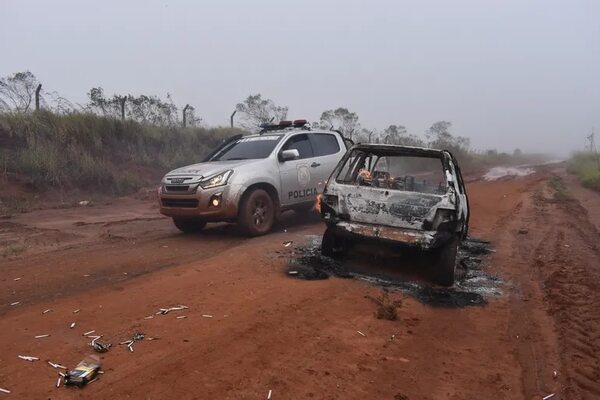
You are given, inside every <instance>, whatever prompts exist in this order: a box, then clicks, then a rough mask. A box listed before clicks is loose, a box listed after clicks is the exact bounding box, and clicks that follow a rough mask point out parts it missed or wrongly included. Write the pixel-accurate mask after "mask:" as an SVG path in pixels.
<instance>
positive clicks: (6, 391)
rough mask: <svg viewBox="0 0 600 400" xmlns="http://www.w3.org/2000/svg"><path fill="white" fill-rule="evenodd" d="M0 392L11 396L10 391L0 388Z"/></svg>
mask: <svg viewBox="0 0 600 400" xmlns="http://www.w3.org/2000/svg"><path fill="white" fill-rule="evenodd" d="M0 392H2V393H6V394H10V390H8V389H2V388H0Z"/></svg>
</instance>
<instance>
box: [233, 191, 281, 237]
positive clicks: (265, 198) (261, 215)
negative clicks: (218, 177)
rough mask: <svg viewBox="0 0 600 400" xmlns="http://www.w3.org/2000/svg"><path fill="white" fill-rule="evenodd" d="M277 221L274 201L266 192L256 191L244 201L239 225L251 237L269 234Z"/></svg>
mask: <svg viewBox="0 0 600 400" xmlns="http://www.w3.org/2000/svg"><path fill="white" fill-rule="evenodd" d="M274 220H275V206H274V204H273V199H272V198H271V196H270V195H269V193H267V192H266V191H264V190H262V189H255V190H253V191H252V192H250V193H249V194H248V195H246V196H245V197H244V199H243V201H242V205H241V208H240V215H239V219H238V223H239V224H240V226H241V228H242V230H243V231H244V232H245V233H246V234H248V235H250V236H259V235H264V234H265V233H268V232H269V231H270V230H271V227H272V226H273V221H274Z"/></svg>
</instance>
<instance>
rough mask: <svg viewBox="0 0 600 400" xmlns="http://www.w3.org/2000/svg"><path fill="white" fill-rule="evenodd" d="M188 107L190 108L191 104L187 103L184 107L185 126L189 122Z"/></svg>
mask: <svg viewBox="0 0 600 400" xmlns="http://www.w3.org/2000/svg"><path fill="white" fill-rule="evenodd" d="M188 108H190V105H189V104H186V105H185V107H183V127H184V128H185V126H186V124H187V110H188Z"/></svg>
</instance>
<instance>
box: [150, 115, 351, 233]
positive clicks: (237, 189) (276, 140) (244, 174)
mask: <svg viewBox="0 0 600 400" xmlns="http://www.w3.org/2000/svg"><path fill="white" fill-rule="evenodd" d="M346 149H347V146H346V141H345V139H344V138H343V137H342V135H341V134H340V133H339V132H336V131H322V130H311V129H310V128H309V127H308V126H307V124H306V120H296V121H293V122H292V121H282V122H280V123H279V124H277V125H267V126H264V127H263V129H262V130H261V132H260V133H258V134H254V135H247V136H241V135H240V136H236V137H233V138H231V139H229V140H228V141H226V142H225V143H223V144H222V145H221V146H220V147H218V148H217V149H216V150H215V151H214V152H213V153H211V154H210V155H209V156H208V157H207V158H206V159H205V160H204V162H202V163H199V164H194V165H188V166H186V167H182V168H178V169H176V170H174V171H171V172H169V173H168V174H166V175H165V177H164V178H163V179H162V182H161V186H160V189H159V202H160V212H161V213H162V214H164V215H166V216H169V217H172V218H173V222H174V223H175V226H177V228H179V229H180V230H181V231H183V232H186V233H189V232H196V231H199V230H201V229H202V228H204V226H205V225H206V223H207V222H218V221H226V222H237V223H238V224H239V225H240V226H241V228H242V229H243V230H244V231H245V232H246V233H247V234H249V235H252V236H256V235H262V234H265V233H267V232H269V231H270V230H271V227H272V225H273V222H274V221H275V220H276V218H277V217H278V216H279V214H280V213H281V212H283V211H286V210H295V211H298V212H306V211H309V210H311V209H312V207H313V205H314V204H315V201H316V196H317V194H318V193H320V192H321V191H322V190H323V187H324V186H325V181H326V180H327V178H328V177H329V175H330V174H331V171H332V170H333V168H334V167H335V166H336V165H337V163H338V162H339V161H340V159H341V158H342V156H343V155H344V154H345V153H346Z"/></svg>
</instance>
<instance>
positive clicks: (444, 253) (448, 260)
mask: <svg viewBox="0 0 600 400" xmlns="http://www.w3.org/2000/svg"><path fill="white" fill-rule="evenodd" d="M459 242H460V241H459V239H458V238H457V237H453V238H452V239H450V240H449V241H448V242H447V243H446V244H444V245H443V246H442V247H441V248H440V249H438V250H437V252H436V261H437V263H436V264H437V265H435V266H434V273H433V282H434V283H437V284H438V285H440V286H452V285H453V284H454V273H455V270H456V255H457V253H458V245H459Z"/></svg>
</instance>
